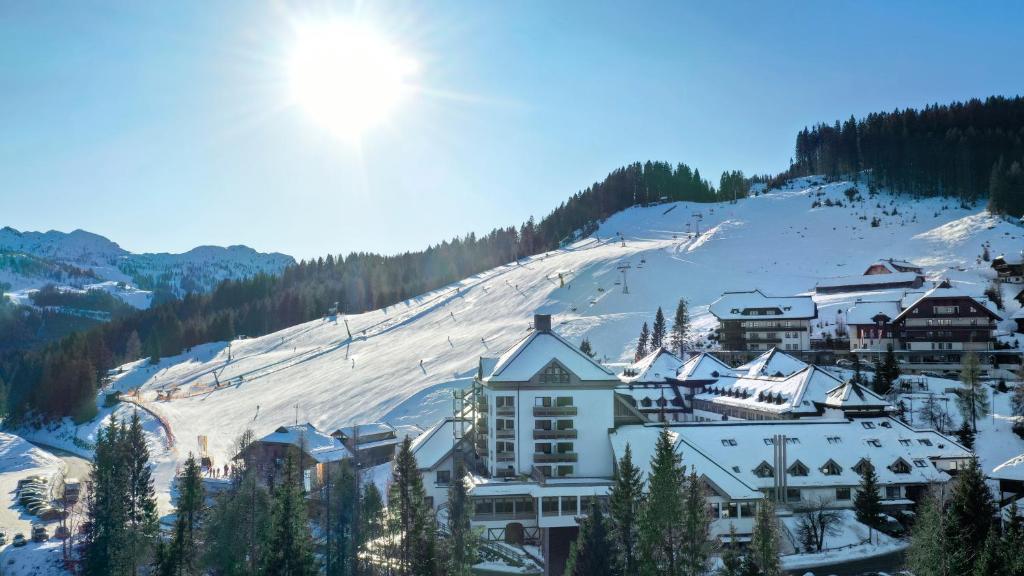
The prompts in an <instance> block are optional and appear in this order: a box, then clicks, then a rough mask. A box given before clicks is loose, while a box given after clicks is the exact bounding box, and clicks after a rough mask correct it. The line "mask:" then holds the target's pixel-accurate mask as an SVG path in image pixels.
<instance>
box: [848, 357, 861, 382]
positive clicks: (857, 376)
mask: <svg viewBox="0 0 1024 576" xmlns="http://www.w3.org/2000/svg"><path fill="white" fill-rule="evenodd" d="M850 381H851V382H853V383H854V384H864V375H863V374H862V373H861V366H860V356H858V355H856V354H853V378H851V379H850Z"/></svg>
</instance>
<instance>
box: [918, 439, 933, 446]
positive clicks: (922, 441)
mask: <svg viewBox="0 0 1024 576" xmlns="http://www.w3.org/2000/svg"><path fill="white" fill-rule="evenodd" d="M917 443H918V444H920V445H921V446H931V445H932V441H931V440H929V439H927V438H918V439H917Z"/></svg>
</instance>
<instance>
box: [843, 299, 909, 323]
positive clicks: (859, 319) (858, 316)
mask: <svg viewBox="0 0 1024 576" xmlns="http://www.w3.org/2000/svg"><path fill="white" fill-rule="evenodd" d="M879 314H881V315H883V316H885V317H886V318H887V319H888V320H887V321H891V320H892V319H893V318H896V317H897V316H899V314H900V303H899V302H897V301H894V300H893V301H882V302H872V301H861V300H858V301H857V302H856V303H855V304H854V305H853V306H852V307H851V308H850V309H849V310H847V312H846V323H847V324H848V325H858V324H860V325H866V324H874V323H875V320H874V319H875V317H877V316H878V315H879Z"/></svg>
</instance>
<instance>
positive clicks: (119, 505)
mask: <svg viewBox="0 0 1024 576" xmlns="http://www.w3.org/2000/svg"><path fill="white" fill-rule="evenodd" d="M123 436H124V431H123V429H122V427H121V425H120V423H119V422H118V421H117V419H116V418H111V419H110V420H109V422H108V423H107V426H106V427H104V428H103V429H101V430H100V431H99V432H98V433H97V435H96V447H95V450H94V453H93V462H92V472H91V473H90V479H91V482H92V490H90V491H89V492H88V502H87V514H88V522H87V523H86V537H85V546H84V550H83V558H82V570H83V573H84V574H86V575H87V576H107V575H116V576H124V575H127V574H129V568H130V563H129V562H128V559H127V558H126V554H125V551H126V549H127V544H128V538H129V535H128V532H127V529H126V526H127V521H128V510H127V506H126V504H127V495H128V475H127V474H126V469H125V466H124V464H123V462H124V457H123V452H122V449H123V446H124V441H123Z"/></svg>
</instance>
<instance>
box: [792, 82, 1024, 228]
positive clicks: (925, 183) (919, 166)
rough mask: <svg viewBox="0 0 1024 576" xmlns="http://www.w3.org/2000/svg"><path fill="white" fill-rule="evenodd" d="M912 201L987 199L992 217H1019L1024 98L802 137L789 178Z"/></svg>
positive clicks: (864, 121) (850, 124)
mask: <svg viewBox="0 0 1024 576" xmlns="http://www.w3.org/2000/svg"><path fill="white" fill-rule="evenodd" d="M863 170H870V171H871V177H872V181H873V182H874V183H877V184H878V185H881V186H886V187H889V188H890V189H892V190H894V191H897V192H903V193H910V194H913V195H916V196H954V197H959V198H960V199H961V200H962V201H964V202H972V201H975V200H979V199H982V198H985V197H988V199H989V207H990V209H992V210H993V211H994V212H1001V213H1006V214H1010V215H1013V216H1021V215H1024V98H1022V97H1020V96H1016V97H1013V98H1005V97H1002V96H991V97H989V98H986V99H985V100H979V99H972V100H968V101H966V102H954V103H952V104H944V105H938V104H935V105H931V106H926V107H925V108H923V109H920V110H918V109H913V108H907V109H904V110H898V109H897V110H894V111H892V112H877V113H872V114H869V115H867V116H866V117H865V118H861V119H859V120H858V119H856V118H854V117H852V116H851V117H850V118H848V119H847V120H845V121H843V122H842V123H840V122H839V121H838V120H836V121H835V122H834V123H833V124H827V123H821V124H817V125H815V126H813V127H811V128H805V129H803V130H801V131H800V132H799V133H798V134H797V137H796V156H795V158H794V160H793V164H792V166H791V167H790V170H789V172H788V173H786V174H785V176H786V177H791V176H800V175H809V174H824V175H826V176H829V177H840V176H843V175H856V174H858V173H860V172H861V171H863Z"/></svg>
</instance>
